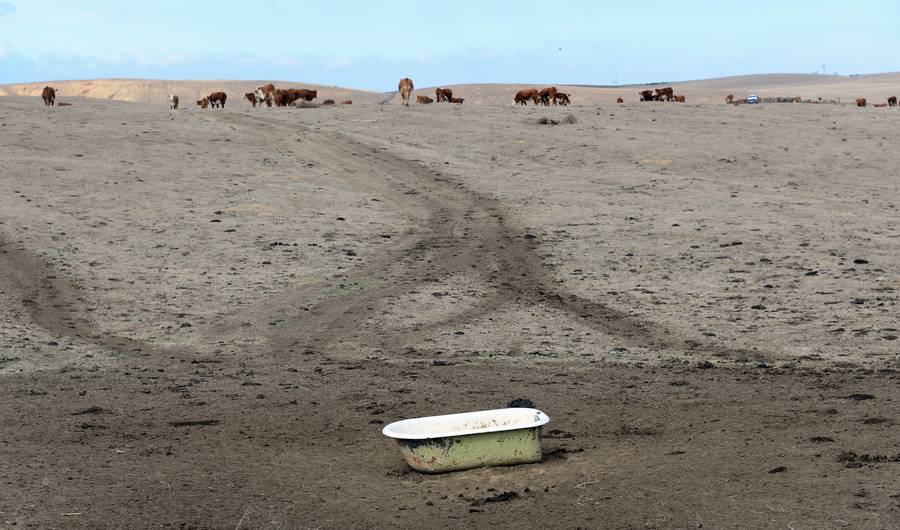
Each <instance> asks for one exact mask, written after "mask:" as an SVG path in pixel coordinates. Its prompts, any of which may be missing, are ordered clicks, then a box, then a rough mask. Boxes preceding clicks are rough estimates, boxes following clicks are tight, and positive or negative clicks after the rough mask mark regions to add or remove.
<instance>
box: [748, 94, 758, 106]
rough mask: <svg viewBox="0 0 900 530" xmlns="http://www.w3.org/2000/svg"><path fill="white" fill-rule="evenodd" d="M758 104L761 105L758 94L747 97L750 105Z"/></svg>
mask: <svg viewBox="0 0 900 530" xmlns="http://www.w3.org/2000/svg"><path fill="white" fill-rule="evenodd" d="M757 103H759V96H757V95H756V94H750V95H749V96H747V104H748V105H755V104H757Z"/></svg>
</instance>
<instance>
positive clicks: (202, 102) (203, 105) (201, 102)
mask: <svg viewBox="0 0 900 530" xmlns="http://www.w3.org/2000/svg"><path fill="white" fill-rule="evenodd" d="M197 106H198V107H200V108H201V109H205V108H207V107H209V100H208V99H206V98H203V99H201V100H199V101H197Z"/></svg>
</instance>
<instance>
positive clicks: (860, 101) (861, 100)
mask: <svg viewBox="0 0 900 530" xmlns="http://www.w3.org/2000/svg"><path fill="white" fill-rule="evenodd" d="M856 106H857V107H865V106H866V98H859V99H857V100H856Z"/></svg>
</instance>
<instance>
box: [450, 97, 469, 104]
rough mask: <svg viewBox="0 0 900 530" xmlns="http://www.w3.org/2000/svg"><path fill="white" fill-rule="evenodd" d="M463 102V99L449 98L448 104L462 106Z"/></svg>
mask: <svg viewBox="0 0 900 530" xmlns="http://www.w3.org/2000/svg"><path fill="white" fill-rule="evenodd" d="M465 101H466V100H465V98H450V103H456V104H457V105H462V104H463V103H464V102H465Z"/></svg>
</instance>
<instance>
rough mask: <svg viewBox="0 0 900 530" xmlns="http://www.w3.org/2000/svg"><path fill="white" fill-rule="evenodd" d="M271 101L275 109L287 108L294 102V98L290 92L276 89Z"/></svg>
mask: <svg viewBox="0 0 900 530" xmlns="http://www.w3.org/2000/svg"><path fill="white" fill-rule="evenodd" d="M272 100H273V102H274V103H275V106H276V107H287V106H288V105H290V104H291V103H293V102H294V97H293V95H292V94H291V91H290V90H285V89H283V88H276V89H275V92H273V93H272Z"/></svg>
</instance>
